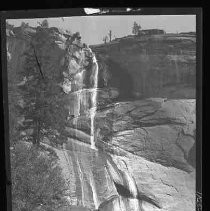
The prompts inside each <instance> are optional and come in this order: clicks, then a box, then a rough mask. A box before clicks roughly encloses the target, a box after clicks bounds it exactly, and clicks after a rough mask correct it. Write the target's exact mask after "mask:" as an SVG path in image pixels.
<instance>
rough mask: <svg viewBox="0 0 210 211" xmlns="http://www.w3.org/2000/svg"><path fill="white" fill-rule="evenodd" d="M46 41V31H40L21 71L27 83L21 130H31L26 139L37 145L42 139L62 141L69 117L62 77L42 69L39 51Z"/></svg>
mask: <svg viewBox="0 0 210 211" xmlns="http://www.w3.org/2000/svg"><path fill="white" fill-rule="evenodd" d="M46 40H49V37H47V32H46V30H45V29H44V30H42V29H40V31H39V32H37V34H36V35H35V37H34V38H33V39H32V41H31V45H30V48H29V49H28V51H27V52H25V56H26V58H25V65H24V68H23V71H22V72H21V75H22V76H23V77H24V78H26V81H25V83H24V84H23V85H22V86H20V90H21V94H22V96H23V100H24V106H23V108H22V107H20V106H19V111H20V113H21V115H23V116H24V117H25V121H24V124H23V126H20V127H19V130H20V131H23V130H32V133H31V134H30V135H27V138H28V139H29V140H31V141H32V142H33V143H34V144H38V145H39V143H40V141H41V139H42V138H43V137H48V138H50V140H51V141H53V140H57V139H61V136H62V139H63V138H64V135H62V134H63V131H64V128H65V122H66V117H67V115H68V110H67V109H66V108H65V104H66V103H67V101H66V98H65V94H64V93H63V92H62V90H61V88H60V87H59V86H58V81H59V80H61V78H60V75H59V74H54V73H52V72H51V73H49V72H47V70H46V69H43V66H42V64H41V58H40V56H38V55H41V53H39V52H41V48H42V47H43V45H45V42H46ZM41 56H42V55H41ZM43 59H44V57H43V56H42V60H43ZM46 60H47V58H46ZM55 71H56V70H55Z"/></svg>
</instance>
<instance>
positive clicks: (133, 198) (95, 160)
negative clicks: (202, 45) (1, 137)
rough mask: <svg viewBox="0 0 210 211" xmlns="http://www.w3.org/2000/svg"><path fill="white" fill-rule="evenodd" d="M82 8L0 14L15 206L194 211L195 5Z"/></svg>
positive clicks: (51, 210) (20, 210)
mask: <svg viewBox="0 0 210 211" xmlns="http://www.w3.org/2000/svg"><path fill="white" fill-rule="evenodd" d="M130 10H131V9H130ZM130 10H129V8H128V9H127V11H128V12H129V11H130ZM85 11H86V13H87V14H89V13H90V14H91V12H92V13H93V14H91V15H84V16H77V15H74V16H71V15H69V16H66V15H65V16H62V15H61V16H56V17H48V16H47V14H46V17H41V18H37V17H25V18H12V16H11V18H7V19H6V20H5V22H6V23H5V25H6V29H5V34H6V39H5V42H6V43H5V46H6V47H5V48H6V53H5V55H6V56H5V60H6V70H5V71H6V75H7V81H6V82H5V81H4V83H6V84H7V92H6V93H4V94H5V95H7V99H8V114H6V115H8V124H9V125H8V131H6V132H8V140H6V141H7V142H8V144H9V155H8V156H9V163H10V173H11V174H10V177H11V206H12V211H196V210H201V207H198V205H197V200H198V194H199V193H197V191H196V176H197V175H196V146H197V144H198V142H199V143H200V142H201V139H200V138H199V137H197V138H196V102H197V101H196V95H197V93H196V74H197V71H202V70H201V69H200V68H199V65H196V64H197V51H198V46H196V39H197V36H198V32H197V31H196V29H197V23H196V14H170V15H168V14H166V15H164V14H161V15H156V14H152V13H151V14H149V15H148V14H147V15H144V14H139V15H138V14H136V15H132V14H131V15H129V14H126V13H125V14H124V15H108V14H106V11H103V12H101V13H100V14H98V13H96V14H95V15H94V11H95V10H91V9H86V10H85ZM199 33H200V32H199ZM196 195H197V196H196ZM196 205H197V206H196ZM199 206H201V205H199Z"/></svg>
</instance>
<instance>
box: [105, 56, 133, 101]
mask: <svg viewBox="0 0 210 211" xmlns="http://www.w3.org/2000/svg"><path fill="white" fill-rule="evenodd" d="M107 65H108V69H109V73H110V74H111V78H110V80H109V82H108V87H115V88H117V89H118V90H119V97H118V99H117V100H129V99H132V97H133V96H132V93H133V80H132V77H131V75H130V74H129V73H128V71H127V70H126V69H125V68H123V67H122V66H120V65H119V64H118V63H116V62H114V61H113V60H111V59H108V60H107Z"/></svg>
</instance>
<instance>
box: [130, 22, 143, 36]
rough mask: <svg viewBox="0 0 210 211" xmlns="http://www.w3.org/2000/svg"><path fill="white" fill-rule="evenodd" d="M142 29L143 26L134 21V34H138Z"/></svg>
mask: <svg viewBox="0 0 210 211" xmlns="http://www.w3.org/2000/svg"><path fill="white" fill-rule="evenodd" d="M140 30H141V26H140V25H138V24H137V23H136V22H134V23H133V28H132V33H133V34H134V35H138V34H139V32H140Z"/></svg>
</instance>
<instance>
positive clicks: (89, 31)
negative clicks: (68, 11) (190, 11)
mask: <svg viewBox="0 0 210 211" xmlns="http://www.w3.org/2000/svg"><path fill="white" fill-rule="evenodd" d="M44 19H47V20H48V22H49V26H50V27H58V28H61V29H64V30H66V29H68V30H70V31H71V32H72V33H74V32H77V31H79V32H80V34H81V36H82V42H85V43H87V44H89V45H93V44H100V43H103V37H104V36H105V35H107V34H108V32H109V30H112V34H113V38H118V37H123V36H127V35H129V34H132V26H133V23H134V21H136V22H137V23H138V24H140V25H141V27H142V29H150V28H158V29H164V30H165V31H166V32H167V33H177V32H178V33H179V32H189V31H194V32H195V31H196V16H195V15H132V16H131V15H121V16H120V15H113V16H111V15H110V16H74V17H63V18H61V17H57V18H34V19H8V20H7V21H8V22H9V23H10V24H12V25H14V26H20V24H21V22H25V23H29V25H30V26H37V22H41V21H42V20H44Z"/></svg>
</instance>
